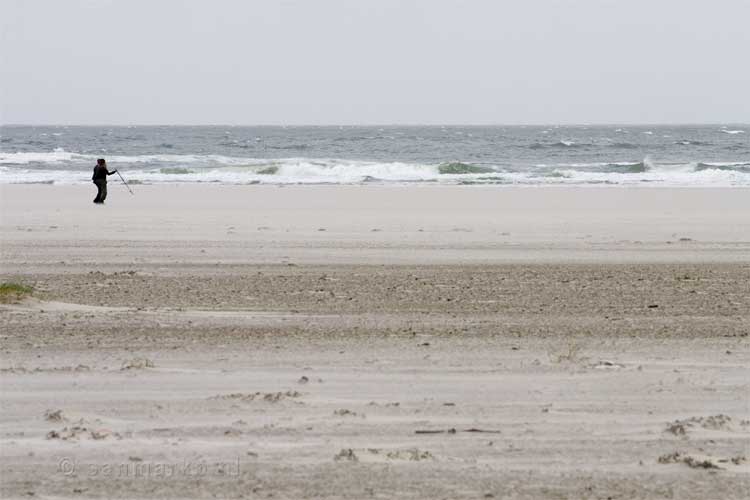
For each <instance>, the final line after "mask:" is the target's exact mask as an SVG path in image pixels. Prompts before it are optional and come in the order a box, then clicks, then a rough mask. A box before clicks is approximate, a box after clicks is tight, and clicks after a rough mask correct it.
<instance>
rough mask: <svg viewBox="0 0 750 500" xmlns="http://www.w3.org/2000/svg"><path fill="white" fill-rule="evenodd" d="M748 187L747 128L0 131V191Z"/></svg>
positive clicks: (99, 128) (58, 128) (105, 128)
mask: <svg viewBox="0 0 750 500" xmlns="http://www.w3.org/2000/svg"><path fill="white" fill-rule="evenodd" d="M100 157H102V158H106V159H107V163H108V165H109V167H110V169H113V168H117V169H118V170H119V171H120V172H121V173H122V175H123V176H124V177H125V178H126V179H127V180H128V181H129V182H131V183H133V184H139V183H140V184H160V183H184V182H190V183H196V182H213V183H224V184H363V183H368V184H379V183H380V184H420V183H431V184H446V185H496V186H517V185H522V186H536V185H578V186H597V185H614V186H675V187H700V186H710V187H732V186H750V125H724V126H722V125H700V126H698V125H684V126H624V125H621V126H616V125H612V126H585V125H581V126H321V127H313V126H288V127H287V126H119V127H114V126H16V125H5V126H2V127H0V183H1V184H16V183H46V184H56V185H57V184H85V183H89V182H91V180H90V179H91V171H92V169H93V166H94V164H95V162H96V159H97V158H100Z"/></svg>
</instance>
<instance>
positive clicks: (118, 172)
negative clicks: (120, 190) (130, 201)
mask: <svg viewBox="0 0 750 500" xmlns="http://www.w3.org/2000/svg"><path fill="white" fill-rule="evenodd" d="M117 175H119V176H120V180H121V181H122V183H123V184H125V187H126V188H128V191H130V194H133V195H134V194H135V193H134V192H133V190H132V189H130V186H128V183H127V182H125V179H123V178H122V175H121V174H120V171H119V170H118V171H117Z"/></svg>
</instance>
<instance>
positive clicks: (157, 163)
mask: <svg viewBox="0 0 750 500" xmlns="http://www.w3.org/2000/svg"><path fill="white" fill-rule="evenodd" d="M559 147H568V146H559ZM96 158H97V156H96V155H89V154H78V153H71V152H67V151H62V150H57V151H50V152H22V153H0V184H9V183H48V184H49V183H54V184H84V183H90V182H91V169H92V167H93V165H94V163H95V161H96ZM107 162H108V164H109V165H110V167H111V168H117V169H118V170H119V171H120V172H121V173H122V174H123V175H124V176H125V177H126V178H127V179H128V180H129V181H133V182H135V183H141V184H158V183H180V182H193V183H198V182H218V183H224V184H364V183H366V184H385V183H441V184H463V185H476V184H492V185H662V186H750V161H738V162H714V161H703V162H700V161H695V162H682V163H674V162H673V163H665V162H661V163H660V162H658V161H654V160H652V159H650V158H648V157H647V158H644V159H643V160H640V161H637V160H636V161H602V162H587V163H585V162H581V163H575V162H560V163H549V164H535V163H529V162H527V163H523V162H519V163H517V164H503V165H491V164H485V163H482V164H476V163H471V162H461V161H452V162H435V163H416V162H398V161H381V162H378V161H362V160H345V159H317V158H280V159H267V158H241V157H231V156H221V155H176V154H160V155H134V156H117V155H108V156H107Z"/></svg>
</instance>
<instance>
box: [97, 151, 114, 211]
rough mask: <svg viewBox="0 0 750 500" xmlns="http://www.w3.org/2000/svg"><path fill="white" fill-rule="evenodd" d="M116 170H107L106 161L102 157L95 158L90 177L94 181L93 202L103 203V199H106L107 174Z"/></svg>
mask: <svg viewBox="0 0 750 500" xmlns="http://www.w3.org/2000/svg"><path fill="white" fill-rule="evenodd" d="M116 173H117V170H116V169H115V170H113V171H111V172H110V171H109V170H107V162H106V161H104V158H99V159H98V160H96V166H95V167H94V175H93V176H92V177H91V180H92V181H94V184H96V190H97V191H96V198H94V203H99V204H101V203H104V200H106V199H107V176H108V175H112V174H116Z"/></svg>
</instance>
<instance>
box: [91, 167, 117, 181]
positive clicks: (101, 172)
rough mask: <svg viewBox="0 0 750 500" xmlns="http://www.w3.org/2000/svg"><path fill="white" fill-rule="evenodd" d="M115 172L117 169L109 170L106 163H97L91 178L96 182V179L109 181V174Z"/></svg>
mask: <svg viewBox="0 0 750 500" xmlns="http://www.w3.org/2000/svg"><path fill="white" fill-rule="evenodd" d="M115 172H117V170H113V171H112V172H110V171H109V170H107V167H105V166H104V165H97V166H95V167H94V175H93V176H92V177H91V180H92V181H94V182H96V181H104V182H107V176H108V175H112V174H114V173H115Z"/></svg>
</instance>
